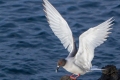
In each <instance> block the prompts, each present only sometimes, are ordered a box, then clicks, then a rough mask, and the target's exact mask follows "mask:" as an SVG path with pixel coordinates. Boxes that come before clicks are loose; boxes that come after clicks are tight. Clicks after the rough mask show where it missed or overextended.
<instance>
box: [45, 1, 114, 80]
mask: <svg viewBox="0 0 120 80" xmlns="http://www.w3.org/2000/svg"><path fill="white" fill-rule="evenodd" d="M43 6H44V9H43V10H44V12H45V14H46V18H47V20H48V23H49V26H50V28H51V29H52V31H53V32H54V34H55V35H56V36H57V37H58V38H59V39H60V41H61V43H62V44H63V46H64V47H65V49H67V50H68V52H69V55H68V56H67V57H66V58H63V59H59V60H58V62H57V69H56V71H58V69H59V67H63V68H64V69H65V70H67V71H68V72H70V73H72V75H71V76H70V78H71V79H74V80H76V78H77V77H79V76H80V75H84V74H85V73H87V72H89V71H90V70H91V69H92V63H91V61H92V60H93V57H94V49H95V48H96V47H98V46H100V45H101V44H102V43H104V41H106V40H107V39H106V38H107V37H108V34H110V33H111V32H109V30H111V29H112V28H110V27H111V26H112V25H113V24H112V22H113V21H114V20H113V19H112V18H110V19H108V20H106V21H105V22H103V23H101V24H99V25H98V26H95V27H92V28H90V29H88V30H87V31H85V32H84V33H82V34H81V35H80V36H79V48H78V49H77V47H76V44H75V41H74V38H73V34H72V32H71V29H70V28H69V25H68V23H67V22H66V20H65V19H64V18H63V17H62V16H61V14H60V13H59V12H58V11H57V10H56V9H55V8H54V7H53V5H52V4H51V3H50V2H49V1H48V0H43ZM75 75H76V76H75Z"/></svg>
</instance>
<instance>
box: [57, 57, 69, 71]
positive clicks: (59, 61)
mask: <svg viewBox="0 0 120 80" xmlns="http://www.w3.org/2000/svg"><path fill="white" fill-rule="evenodd" d="M66 62H67V61H66V60H65V59H59V60H58V63H57V69H56V72H57V71H58V69H59V67H62V66H64V65H65V64H66Z"/></svg>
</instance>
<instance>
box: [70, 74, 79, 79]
mask: <svg viewBox="0 0 120 80" xmlns="http://www.w3.org/2000/svg"><path fill="white" fill-rule="evenodd" d="M79 76H80V74H79V75H77V76H76V77H74V74H72V75H71V76H70V78H71V79H72V80H76V79H77V78H78V77H79Z"/></svg>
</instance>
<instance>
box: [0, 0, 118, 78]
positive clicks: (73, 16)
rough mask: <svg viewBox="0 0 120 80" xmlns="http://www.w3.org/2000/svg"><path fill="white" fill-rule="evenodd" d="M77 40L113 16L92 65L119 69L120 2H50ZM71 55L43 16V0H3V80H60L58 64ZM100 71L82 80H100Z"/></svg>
mask: <svg viewBox="0 0 120 80" xmlns="http://www.w3.org/2000/svg"><path fill="white" fill-rule="evenodd" d="M49 1H50V2H51V3H52V4H53V5H54V6H55V7H56V8H57V10H58V11H59V12H60V13H61V14H62V16H63V17H64V18H65V19H66V20H67V22H68V24H69V25H70V28H71V30H72V32H73V34H74V37H75V40H76V43H77V46H78V43H79V42H78V37H79V35H80V34H81V33H83V32H84V31H86V30H87V29H89V28H90V27H94V26H97V25H98V24H100V23H102V22H103V21H105V20H107V19H108V18H110V17H114V18H115V21H114V25H113V30H112V34H110V37H109V38H108V40H107V41H106V42H105V43H104V44H102V45H101V46H100V47H98V48H97V49H96V50H95V57H94V60H93V62H92V63H93V65H97V66H99V67H100V68H101V67H103V66H105V65H108V64H113V65H116V66H117V67H118V68H120V0H49ZM67 55H68V52H67V50H65V49H64V47H63V46H62V44H61V43H60V41H59V39H58V38H57V37H56V36H55V35H54V34H53V32H52V30H51V29H50V27H49V26H48V23H47V20H46V18H45V16H44V12H43V6H42V0H0V80H60V78H61V76H63V75H66V74H67V75H70V73H68V72H67V71H65V70H64V69H62V68H61V69H60V70H59V73H55V69H56V62H57V60H58V59H59V58H65V57H66V56H67ZM100 76H101V72H100V71H95V72H90V73H87V74H85V75H83V76H81V77H80V78H79V80H97V79H98V78H99V77H100Z"/></svg>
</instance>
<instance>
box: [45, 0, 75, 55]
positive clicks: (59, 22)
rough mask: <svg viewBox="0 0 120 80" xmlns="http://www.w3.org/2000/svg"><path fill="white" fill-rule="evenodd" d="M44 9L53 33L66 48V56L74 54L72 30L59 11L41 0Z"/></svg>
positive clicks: (46, 1)
mask: <svg viewBox="0 0 120 80" xmlns="http://www.w3.org/2000/svg"><path fill="white" fill-rule="evenodd" d="M43 2H44V4H43V6H44V11H45V13H46V18H47V19H48V23H49V26H50V28H51V29H52V31H53V32H54V34H55V35H56V36H57V37H58V38H59V39H60V41H61V43H62V44H63V46H64V47H65V49H67V50H68V51H69V52H70V54H69V55H68V56H75V54H76V52H77V49H76V47H75V46H76V45H75V43H74V38H73V35H72V32H71V30H70V28H69V26H68V24H67V22H66V21H65V20H64V18H63V17H62V16H61V15H60V13H59V12H58V11H57V10H56V9H55V8H54V7H53V6H52V4H51V3H50V2H49V1H48V0H43Z"/></svg>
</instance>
